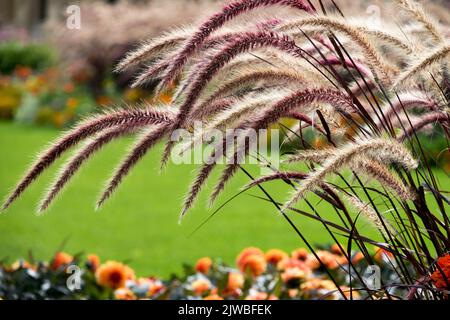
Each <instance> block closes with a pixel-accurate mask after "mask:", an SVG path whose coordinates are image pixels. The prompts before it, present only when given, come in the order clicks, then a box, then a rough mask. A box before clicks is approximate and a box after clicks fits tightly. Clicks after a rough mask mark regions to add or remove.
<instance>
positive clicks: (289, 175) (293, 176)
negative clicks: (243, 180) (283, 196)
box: [242, 171, 308, 190]
mask: <svg viewBox="0 0 450 320" xmlns="http://www.w3.org/2000/svg"><path fill="white" fill-rule="evenodd" d="M307 177H308V175H307V174H306V173H302V172H296V171H294V172H281V171H278V172H275V173H272V174H269V175H265V176H263V177H260V178H258V179H256V180H253V181H252V182H250V183H248V184H247V185H245V186H244V187H243V188H242V189H243V190H248V189H250V188H253V187H255V186H258V185H260V184H263V183H265V182H269V181H273V180H285V181H289V180H303V179H306V178H307Z"/></svg>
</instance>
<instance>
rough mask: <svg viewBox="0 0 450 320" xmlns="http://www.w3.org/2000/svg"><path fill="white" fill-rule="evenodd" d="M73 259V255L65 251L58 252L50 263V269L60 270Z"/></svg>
mask: <svg viewBox="0 0 450 320" xmlns="http://www.w3.org/2000/svg"><path fill="white" fill-rule="evenodd" d="M72 261H73V257H72V256H71V255H70V254H67V253H65V252H57V253H56V254H55V256H54V257H53V260H52V262H51V264H50V269H52V270H53V271H56V270H58V269H59V268H61V267H62V266H66V265H68V264H69V263H71V262H72Z"/></svg>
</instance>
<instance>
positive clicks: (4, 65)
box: [0, 42, 55, 74]
mask: <svg viewBox="0 0 450 320" xmlns="http://www.w3.org/2000/svg"><path fill="white" fill-rule="evenodd" d="M54 63H55V53H54V52H53V51H52V50H51V49H50V48H49V47H47V46H45V45H40V44H23V43H19V42H4V43H0V73H3V74H11V73H12V72H13V71H14V70H16V68H17V67H18V66H22V67H28V68H31V69H32V70H36V71H42V70H45V69H47V68H49V67H50V66H52V65H53V64H54Z"/></svg>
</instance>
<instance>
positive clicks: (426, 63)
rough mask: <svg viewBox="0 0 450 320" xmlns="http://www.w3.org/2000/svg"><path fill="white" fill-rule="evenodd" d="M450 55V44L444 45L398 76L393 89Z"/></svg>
mask: <svg viewBox="0 0 450 320" xmlns="http://www.w3.org/2000/svg"><path fill="white" fill-rule="evenodd" d="M449 55H450V44H446V45H443V46H441V47H440V48H438V49H436V50H435V51H434V52H432V53H430V54H429V55H428V56H425V57H423V58H422V60H420V61H418V62H417V63H416V64H414V65H412V66H410V67H409V68H408V69H407V70H405V71H403V72H402V73H401V74H399V75H398V77H397V79H396V80H395V82H394V85H393V87H394V88H400V87H403V86H404V85H405V83H407V80H409V79H411V78H413V77H415V76H416V75H417V74H419V73H421V72H423V71H424V70H426V69H428V68H429V67H431V66H432V65H433V64H435V63H438V62H440V61H441V60H443V59H445V58H446V57H448V56H449Z"/></svg>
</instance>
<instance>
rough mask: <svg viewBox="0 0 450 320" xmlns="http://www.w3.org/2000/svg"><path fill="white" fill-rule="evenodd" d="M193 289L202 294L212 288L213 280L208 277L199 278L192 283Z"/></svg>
mask: <svg viewBox="0 0 450 320" xmlns="http://www.w3.org/2000/svg"><path fill="white" fill-rule="evenodd" d="M191 288H192V291H194V292H195V294H197V295H202V294H203V293H205V292H206V291H208V290H209V289H210V288H211V282H209V280H207V279H197V280H195V281H193V282H192V284H191Z"/></svg>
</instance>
